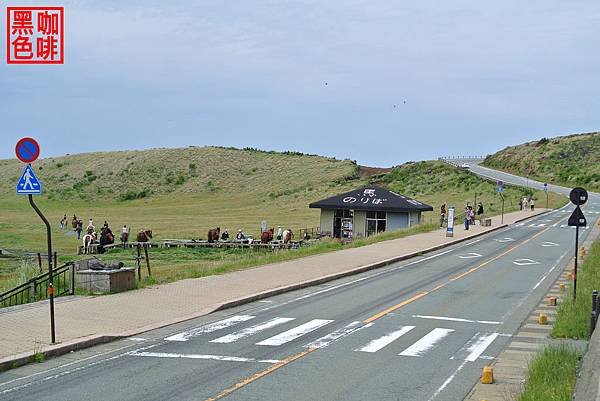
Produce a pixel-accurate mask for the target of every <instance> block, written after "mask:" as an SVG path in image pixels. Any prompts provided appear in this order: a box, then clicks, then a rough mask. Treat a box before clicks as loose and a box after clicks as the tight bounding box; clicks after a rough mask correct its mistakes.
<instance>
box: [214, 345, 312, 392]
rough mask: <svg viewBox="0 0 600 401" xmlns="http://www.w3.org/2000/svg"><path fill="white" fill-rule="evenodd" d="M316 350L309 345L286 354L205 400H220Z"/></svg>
mask: <svg viewBox="0 0 600 401" xmlns="http://www.w3.org/2000/svg"><path fill="white" fill-rule="evenodd" d="M316 350H317V348H313V347H311V348H309V349H307V350H306V351H302V352H300V353H298V354H295V355H291V356H288V357H287V358H285V359H283V360H281V361H279V362H277V363H275V364H273V365H271V366H269V367H268V368H266V369H264V370H261V371H260V372H258V373H255V374H253V375H252V376H250V377H247V378H246V379H244V380H242V381H240V382H238V383H236V384H234V385H233V386H231V387H229V388H227V389H225V390H223V391H221V392H220V393H219V394H217V395H215V396H214V397H210V398H207V399H206V400H205V401H216V400H220V399H221V398H223V397H227V396H228V395H229V394H231V393H233V392H234V391H237V390H239V389H241V388H242V387H245V386H247V385H248V384H250V383H252V382H255V381H256V380H258V379H260V378H262V377H264V376H266V375H268V374H270V373H273V372H274V371H276V370H277V369H280V368H282V367H284V366H285V365H288V364H290V363H292V362H294V361H295V360H297V359H300V358H302V357H305V356H306V355H308V354H310V353H311V352H313V351H316Z"/></svg>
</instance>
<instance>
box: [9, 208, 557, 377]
mask: <svg viewBox="0 0 600 401" xmlns="http://www.w3.org/2000/svg"><path fill="white" fill-rule="evenodd" d="M550 212H552V210H547V211H545V212H542V213H538V214H535V215H533V216H526V217H524V218H522V219H519V220H516V221H515V222H513V223H512V224H516V223H519V222H522V221H525V220H529V219H531V218H534V217H539V216H543V215H545V214H548V213H550ZM508 226H509V224H501V225H499V226H498V227H494V228H492V229H490V230H488V231H484V232H481V233H477V234H473V235H470V236H468V237H464V238H460V239H456V240H453V241H450V242H447V243H444V244H440V245H436V246H433V247H429V248H425V249H422V250H419V251H416V252H411V253H408V254H405V255H400V256H395V257H393V258H388V259H384V260H381V261H379V262H375V263H370V264H367V265H364V266H360V267H357V268H354V269H351V270H346V271H343V272H339V273H334V274H330V275H327V276H322V277H318V278H316V279H311V280H306V281H302V282H300V283H295V284H291V285H287V286H283V287H277V288H273V289H270V290H266V291H262V292H258V293H254V294H250V295H247V296H244V297H241V298H236V299H232V300H230V301H226V302H223V303H220V304H215V305H210V306H209V307H206V308H204V309H202V310H200V311H198V312H197V313H194V314H191V315H187V316H182V317H178V318H174V319H169V320H164V321H161V322H158V323H154V324H150V325H147V326H143V327H139V328H135V329H131V330H127V331H124V332H121V333H115V334H98V335H92V336H88V337H82V338H78V339H75V340H70V341H67V342H64V343H60V344H55V345H51V346H47V347H44V348H42V349H41V350H39V351H37V352H34V351H29V352H24V353H20V354H16V355H13V356H8V357H5V358H2V359H0V372H3V371H6V370H9V369H13V368H16V367H19V366H23V365H26V364H28V363H31V362H35V360H36V356H37V355H40V354H41V355H43V359H47V358H50V357H56V356H61V355H64V354H68V353H70V352H73V351H78V350H81V349H84V348H89V347H93V346H96V345H100V344H105V343H108V342H112V341H115V340H119V339H122V338H126V337H130V336H135V335H139V334H141V333H145V332H147V331H151V330H156V329H160V328H162V327H166V326H170V325H172V324H176V323H182V322H185V321H188V320H192V319H196V318H198V317H202V316H206V315H208V314H210V313H213V312H216V311H220V310H225V309H230V308H233V307H236V306H240V305H244V304H248V303H251V302H254V301H258V300H261V299H264V298H269V297H272V296H275V295H280V294H284V293H286V292H291V291H296V290H300V289H303V288H307V287H312V286H316V285H319V284H323V283H327V282H330V281H334V280H337V279H340V278H344V277H349V276H353V275H356V274H360V273H364V272H367V271H370V270H375V269H379V268H381V267H385V266H389V265H391V264H393V263H397V262H401V261H404V260H407V259H411V258H414V257H417V256H421V255H424V254H427V253H430V252H434V251H437V250H440V249H444V248H447V247H450V246H453V245H456V244H459V243H461V242H465V241H469V240H472V239H475V238H478V237H481V236H484V235H487V234H490V233H493V232H495V231H498V230H501V229H503V228H506V227H508Z"/></svg>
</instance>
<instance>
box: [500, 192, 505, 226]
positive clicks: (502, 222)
mask: <svg viewBox="0 0 600 401" xmlns="http://www.w3.org/2000/svg"><path fill="white" fill-rule="evenodd" d="M500 197H501V198H502V221H501V222H500V224H504V195H502V194H500Z"/></svg>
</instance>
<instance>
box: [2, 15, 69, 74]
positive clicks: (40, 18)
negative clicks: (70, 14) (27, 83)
mask: <svg viewBox="0 0 600 401" xmlns="http://www.w3.org/2000/svg"><path fill="white" fill-rule="evenodd" d="M64 11H65V8H64V7H6V62H7V63H8V64H64V62H65V46H64V44H65V37H64V28H65V26H64V21H65V19H64Z"/></svg>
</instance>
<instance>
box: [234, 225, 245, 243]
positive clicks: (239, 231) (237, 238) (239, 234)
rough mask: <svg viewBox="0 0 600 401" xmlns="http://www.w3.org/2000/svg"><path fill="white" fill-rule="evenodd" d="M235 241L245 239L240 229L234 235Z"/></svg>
mask: <svg viewBox="0 0 600 401" xmlns="http://www.w3.org/2000/svg"><path fill="white" fill-rule="evenodd" d="M235 239H236V240H238V241H241V240H243V239H246V236H245V235H244V232H243V231H242V229H241V228H240V229H239V230H238V232H237V234H236V235H235Z"/></svg>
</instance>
